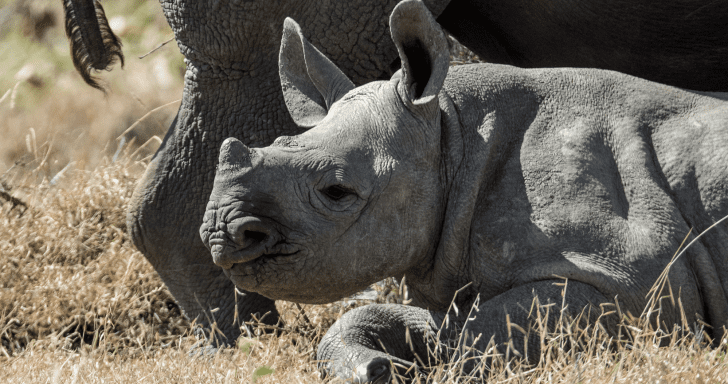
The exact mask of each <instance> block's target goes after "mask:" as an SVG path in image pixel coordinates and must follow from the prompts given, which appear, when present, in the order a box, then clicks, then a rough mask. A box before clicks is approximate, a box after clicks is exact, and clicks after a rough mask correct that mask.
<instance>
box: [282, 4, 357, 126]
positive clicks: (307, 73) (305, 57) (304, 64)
mask: <svg viewBox="0 0 728 384" xmlns="http://www.w3.org/2000/svg"><path fill="white" fill-rule="evenodd" d="M278 72H279V74H280V76H281V87H282V88H283V98H284V99H285V101H286V107H288V112H290V114H291V117H292V118H293V121H294V122H295V123H296V124H297V125H298V126H299V127H303V128H310V127H313V126H315V125H316V124H318V122H319V121H321V119H323V118H324V117H325V116H326V114H327V113H328V111H329V109H330V108H331V105H332V104H334V103H335V102H336V101H337V100H339V99H340V98H341V97H342V96H344V95H345V94H346V93H347V92H349V91H350V90H352V89H354V84H353V83H352V82H351V80H349V78H348V77H346V75H344V73H343V72H341V70H340V69H339V68H338V67H337V66H336V65H335V64H334V63H332V62H331V61H330V60H329V59H327V58H326V56H324V55H323V54H322V53H321V52H319V50H318V49H316V48H315V47H314V46H313V45H311V43H309V42H308V40H306V38H305V37H303V33H301V27H299V26H298V24H297V23H296V22H295V21H293V19H291V18H286V20H285V21H284V22H283V38H282V39H281V51H280V54H279V56H278Z"/></svg>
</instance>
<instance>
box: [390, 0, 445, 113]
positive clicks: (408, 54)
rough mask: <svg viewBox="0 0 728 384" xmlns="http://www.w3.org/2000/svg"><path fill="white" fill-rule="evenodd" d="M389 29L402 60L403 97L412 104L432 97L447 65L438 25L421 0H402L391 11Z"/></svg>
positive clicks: (434, 95) (436, 92) (434, 97)
mask: <svg viewBox="0 0 728 384" xmlns="http://www.w3.org/2000/svg"><path fill="white" fill-rule="evenodd" d="M389 28H390V29H391V31H392V40H394V45H395V46H397V51H398V53H399V58H400V60H401V61H402V72H403V73H402V80H401V81H400V86H404V89H401V91H403V94H404V96H406V98H407V99H409V100H410V101H411V102H412V103H413V104H415V105H420V104H426V103H428V102H430V101H432V100H435V99H436V96H437V94H438V92H440V89H441V88H442V84H443V82H444V81H445V76H447V69H448V67H449V65H450V50H449V46H448V43H447V38H446V37H445V33H444V32H443V31H442V29H441V28H440V25H439V24H437V22H436V21H435V18H434V17H432V14H431V13H430V11H429V10H428V9H427V7H425V5H424V4H423V3H422V2H421V1H419V0H404V1H402V2H401V3H399V4H397V6H396V7H395V8H394V10H393V11H392V15H391V16H390V18H389Z"/></svg>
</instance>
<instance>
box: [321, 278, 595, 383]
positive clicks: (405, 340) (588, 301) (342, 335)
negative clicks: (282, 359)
mask: <svg viewBox="0 0 728 384" xmlns="http://www.w3.org/2000/svg"><path fill="white" fill-rule="evenodd" d="M563 283H564V281H563V280H547V281H539V282H534V283H530V284H525V285H522V286H519V287H517V288H514V289H511V290H509V291H507V292H505V293H503V294H501V295H498V296H496V297H494V298H492V299H491V300H488V301H487V302H485V303H483V304H481V305H479V306H478V308H477V311H472V312H470V313H466V312H464V311H463V309H462V308H461V312H460V313H459V317H458V316H455V315H453V314H451V317H450V321H449V322H446V324H448V327H447V328H443V329H440V328H439V327H440V326H442V325H443V319H444V318H445V314H444V313H439V312H432V311H428V310H426V309H422V308H415V307H408V306H404V305H395V304H390V305H369V306H366V307H361V308H357V309H354V310H352V311H350V312H348V313H346V314H345V315H344V316H343V317H342V318H341V319H340V320H339V321H337V322H336V323H335V324H334V325H333V326H332V327H331V329H330V330H329V331H328V332H327V333H326V335H325V336H324V338H323V340H322V341H321V344H320V345H319V348H318V354H317V359H318V360H320V361H321V363H320V366H321V368H323V369H324V370H325V371H327V372H328V373H329V374H333V375H334V376H336V377H339V378H342V379H351V380H352V382H355V383H367V382H376V383H380V382H381V383H385V382H389V381H390V379H391V377H390V369H391V368H392V367H394V368H396V369H397V371H398V373H404V372H405V371H406V370H407V369H409V368H410V367H411V366H412V365H413V364H415V362H416V361H423V362H425V363H427V362H428V359H430V360H431V358H432V357H435V358H437V359H443V358H447V359H449V360H450V361H458V360H462V361H465V365H464V366H463V368H464V369H463V371H464V372H465V373H467V372H474V371H475V369H476V368H477V367H478V365H479V363H480V362H481V359H480V358H479V357H480V356H479V355H480V354H481V353H483V352H484V351H486V349H487V347H488V345H489V344H490V343H491V342H493V343H495V345H496V346H497V349H498V352H499V353H501V354H503V353H506V348H508V346H510V348H512V349H514V350H515V351H517V354H519V355H521V356H525V357H527V358H528V360H529V361H530V362H531V363H536V362H538V359H539V356H540V338H539V334H538V333H537V332H534V331H531V332H529V333H528V335H527V336H526V337H524V335H523V334H521V333H519V332H518V331H515V329H518V327H512V332H509V331H508V325H507V324H508V321H507V320H506V315H508V319H509V321H510V323H511V324H515V325H517V326H519V327H520V328H521V329H524V330H529V329H530V328H531V327H532V325H533V324H534V322H535V320H536V319H537V315H536V311H535V310H533V307H532V304H533V303H534V300H535V299H536V297H538V303H540V304H541V305H548V304H550V303H555V304H557V306H551V307H550V309H549V311H546V313H545V316H544V317H542V318H541V319H542V320H543V319H548V323H547V324H548V327H549V328H551V329H552V328H553V327H554V326H555V325H556V322H557V321H558V318H559V317H560V316H561V315H562V311H561V307H560V304H561V303H562V302H563V303H564V304H565V307H564V308H565V309H564V311H563V312H565V314H566V315H568V316H571V317H572V318H576V317H577V316H579V315H580V314H582V313H584V314H586V315H587V317H589V320H590V321H594V320H596V319H597V317H598V315H599V314H598V313H597V311H595V310H593V309H592V310H591V311H584V312H582V310H583V309H584V308H587V307H588V306H589V305H596V306H598V305H599V304H601V303H605V302H607V301H608V300H607V298H606V297H605V296H604V295H602V294H601V293H600V292H599V291H597V290H596V289H595V288H594V287H592V286H590V285H587V284H582V283H577V282H569V283H568V285H567V287H568V288H567V291H568V292H566V298H565V299H563V298H562V292H563V291H564V286H563ZM562 299H563V300H562ZM542 314H544V312H543V311H542ZM468 315H469V318H468V317H466V316H468ZM466 319H467V321H466ZM514 328H515V329H514ZM438 330H439V339H436V335H438ZM408 335H409V336H408ZM509 335H511V336H512V337H511V338H509ZM448 346H449V347H448ZM432 351H440V352H439V353H438V355H437V356H433V355H432ZM514 355H515V354H513V353H511V354H510V356H514ZM392 363H394V364H392ZM485 363H486V364H488V363H489V362H488V361H487V360H485ZM398 366H399V367H398ZM401 367H404V368H401Z"/></svg>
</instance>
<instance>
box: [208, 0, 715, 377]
mask: <svg viewBox="0 0 728 384" xmlns="http://www.w3.org/2000/svg"><path fill="white" fill-rule="evenodd" d="M390 27H391V34H392V39H393V40H394V43H395V45H396V46H397V49H398V52H399V55H400V59H401V62H402V66H403V69H402V71H400V72H398V73H396V74H395V75H394V76H393V77H392V79H391V80H390V81H378V82H372V83H369V84H366V85H364V86H361V87H358V88H355V87H354V85H353V84H352V82H351V81H350V80H349V79H348V78H347V77H346V75H345V74H344V73H343V72H342V71H340V70H339V69H338V68H337V67H336V65H334V64H333V63H332V62H330V61H329V60H327V59H326V58H325V56H324V55H322V54H321V53H320V52H319V51H318V50H317V49H316V48H314V46H313V45H312V44H311V43H309V42H308V41H307V40H306V38H305V37H304V36H303V34H302V32H301V29H300V28H299V27H298V25H297V24H296V23H295V22H294V21H292V20H290V19H287V20H286V22H285V24H284V32H283V39H282V43H281V51H280V63H279V70H280V77H281V83H282V89H283V93H284V97H285V101H286V105H287V107H288V110H289V111H290V113H291V116H292V118H293V120H294V121H296V122H297V123H298V124H300V125H301V126H305V127H308V126H313V128H311V129H310V130H308V131H306V132H305V133H302V134H300V135H297V136H292V137H281V138H278V139H277V140H276V141H275V142H274V143H273V144H272V145H271V146H269V147H265V148H255V149H250V148H248V147H246V146H245V145H244V144H242V143H241V142H240V141H238V140H237V139H234V138H230V139H227V140H226V141H225V142H224V143H223V144H222V147H221V149H220V157H219V166H218V170H217V174H216V176H215V182H214V188H213V190H212V193H211V196H210V201H209V203H208V205H207V210H206V212H205V216H204V223H203V225H202V226H201V227H200V235H201V237H202V239H203V241H204V242H205V244H206V245H207V246H208V247H209V248H210V250H211V254H212V256H213V259H214V261H215V263H216V264H217V265H219V266H220V267H222V268H223V269H224V271H225V274H226V275H227V276H229V277H230V279H231V280H232V281H233V282H234V283H235V284H236V286H238V287H239V288H242V289H245V290H249V291H254V292H258V293H260V294H261V295H264V296H265V297H269V298H272V299H284V300H291V301H296V302H305V303H324V302H330V301H333V300H337V299H340V298H342V297H345V296H347V295H350V294H352V293H354V292H357V291H359V290H361V289H363V288H365V287H366V286H368V285H369V284H371V283H373V282H375V281H378V280H380V279H382V278H385V277H389V276H394V277H406V281H407V283H408V286H409V291H410V294H411V296H412V299H413V305H414V306H402V305H371V306H367V307H361V308H358V309H356V310H353V311H350V312H348V313H347V314H345V315H344V317H343V318H342V319H341V320H340V321H339V322H337V323H336V324H335V325H334V326H333V327H332V328H331V329H330V330H329V332H328V333H327V335H326V337H325V338H324V340H323V341H322V342H321V345H320V346H319V350H318V356H317V359H320V360H323V361H326V363H324V367H325V368H326V369H327V370H328V371H329V372H331V373H333V374H335V375H337V376H340V377H344V378H350V377H352V376H355V378H356V379H357V380H358V381H374V380H386V379H387V375H388V374H389V369H388V368H389V362H390V361H396V362H399V363H401V364H403V365H404V366H409V365H411V364H412V361H413V360H414V354H417V355H419V356H420V357H423V358H425V359H426V356H427V344H426V343H425V342H424V341H422V340H424V339H423V338H424V336H426V335H427V334H431V332H432V331H433V330H434V329H435V328H436V327H438V326H439V325H440V324H441V323H442V319H443V317H444V311H446V310H447V308H448V305H449V304H450V302H451V300H452V299H453V297H454V296H455V292H456V290H458V289H459V288H461V287H463V286H465V285H467V284H468V283H470V285H469V286H468V287H467V288H465V289H464V290H463V291H461V292H460V293H458V295H457V297H456V300H455V301H456V304H457V305H458V307H459V308H461V309H462V308H468V306H469V305H470V304H472V303H474V302H475V298H476V297H477V296H479V307H478V309H479V312H478V313H477V314H476V315H475V320H473V321H471V322H469V323H468V324H467V326H465V325H464V323H463V322H462V319H457V320H456V319H455V318H453V319H452V321H451V325H450V327H449V328H448V329H449V330H450V331H451V332H444V333H443V335H444V336H443V339H442V340H439V341H440V342H443V343H447V342H449V341H453V339H452V338H451V337H452V336H453V332H455V331H456V330H457V329H459V328H462V327H463V326H465V329H466V330H468V331H469V332H471V333H470V334H471V335H478V334H482V337H481V338H480V339H479V341H478V343H477V344H476V347H477V348H479V349H480V350H483V349H484V348H485V345H486V344H487V342H488V341H489V340H490V339H491V336H492V337H493V340H494V341H495V342H496V343H497V344H499V345H501V346H502V345H503V344H504V343H505V342H507V341H508V339H507V337H508V336H507V335H508V332H507V330H506V320H505V315H506V314H508V315H509V316H510V321H511V322H512V323H515V324H518V325H520V326H521V327H523V328H527V327H528V324H529V322H530V321H532V320H533V319H532V318H529V315H528V311H529V309H530V308H531V303H532V300H533V298H534V297H536V296H537V297H538V299H539V301H540V302H541V303H542V304H545V303H549V302H552V303H559V304H560V303H561V302H562V296H561V294H562V291H563V287H562V286H561V285H563V283H564V280H563V278H566V279H568V284H567V291H566V296H565V299H564V302H565V304H566V308H567V309H566V311H565V313H566V314H567V315H569V314H570V315H576V314H578V313H580V311H581V310H582V308H585V306H588V305H593V306H595V308H597V310H594V311H592V313H593V314H598V312H599V311H598V305H599V304H601V303H609V302H614V299H615V297H618V300H619V303H620V307H621V311H622V312H629V313H632V314H633V315H639V314H640V313H641V312H642V310H643V308H644V306H645V304H646V298H645V296H646V294H647V292H648V290H649V289H650V287H651V286H652V285H653V284H654V283H655V281H656V280H657V278H658V276H659V275H660V273H661V272H662V271H663V269H664V268H665V267H666V266H667V264H668V262H669V261H670V259H671V257H672V255H673V254H674V252H675V251H676V250H677V249H678V247H679V245H680V243H681V241H682V240H683V238H684V237H685V236H686V234H687V233H688V231H689V229H690V228H693V229H694V230H695V231H698V232H699V231H702V230H705V229H706V228H707V227H708V226H710V225H711V224H712V223H714V222H715V221H717V220H719V219H720V218H722V217H723V216H725V215H727V214H728V166H727V164H728V149H727V148H728V103H727V102H726V99H728V95H726V94H717V93H716V94H706V93H699V92H692V91H685V90H681V89H678V88H673V87H670V86H665V85H660V84H657V83H653V82H649V81H646V80H642V79H638V78H635V77H632V76H628V75H624V74H620V73H617V72H612V71H604V70H597V69H539V70H526V69H519V68H515V67H510V66H501V65H485V64H483V65H469V66H459V67H454V68H448V49H447V43H446V39H445V35H444V34H443V33H442V31H441V29H440V27H439V26H438V25H437V23H436V22H435V20H434V19H433V18H432V17H431V15H430V14H429V13H428V12H427V10H426V9H425V8H424V6H422V4H421V3H419V2H417V1H412V0H407V1H404V2H402V3H400V4H399V5H398V6H397V7H396V8H395V9H394V12H393V14H392V16H391V19H390ZM448 70H449V73H448ZM446 76H447V77H446ZM726 230H728V227H726V226H725V225H720V226H718V227H716V228H714V229H713V230H712V231H711V232H709V233H708V234H707V235H705V236H704V237H702V238H701V239H700V241H699V242H697V243H696V244H694V245H693V246H692V247H691V248H690V249H689V250H688V251H687V253H686V254H685V255H683V256H682V257H681V258H680V259H678V260H677V261H676V262H675V264H674V265H673V266H672V267H671V269H670V273H669V278H670V284H671V287H672V291H673V292H674V293H675V294H676V295H677V294H678V292H679V296H680V302H681V305H682V306H683V309H684V312H685V315H686V319H687V325H690V326H692V325H693V324H694V323H695V321H696V320H697V319H702V320H703V321H705V322H706V323H707V324H709V325H711V326H712V331H713V332H715V333H714V334H713V336H716V337H717V339H718V340H720V337H722V336H721V335H720V329H721V327H723V326H727V325H728V300H727V299H726V292H727V290H728V248H727V247H726V246H727V245H728V236H727V235H726ZM694 233H695V232H694ZM557 284H558V285H557ZM559 307H560V306H559ZM551 314H552V316H558V315H559V313H558V311H557V310H554V311H551ZM551 320H552V324H553V320H554V318H553V317H552V318H551ZM661 321H662V322H663V323H664V324H666V325H667V327H668V328H669V327H672V325H673V324H683V323H682V321H681V318H680V316H679V311H678V308H676V307H673V306H672V305H671V304H669V303H663V312H662V314H661ZM407 328H408V329H409V333H410V335H411V340H412V341H413V343H414V345H413V350H412V349H410V347H409V346H408V345H407V343H406V342H405V335H406V331H405V329H407ZM512 342H513V346H514V347H515V348H516V349H517V350H519V351H521V352H524V347H525V345H524V340H523V338H522V337H521V336H516V337H514V339H513V340H512ZM430 347H433V346H432V345H431V346H430ZM385 350H386V351H387V352H388V353H389V354H387V353H385V352H384V351H385ZM538 352H539V340H538V339H537V338H530V339H529V341H528V349H527V355H528V357H529V358H530V359H531V360H532V361H534V360H535V361H537V360H538V357H537V356H538Z"/></svg>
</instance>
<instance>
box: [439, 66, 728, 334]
mask: <svg viewBox="0 0 728 384" xmlns="http://www.w3.org/2000/svg"><path fill="white" fill-rule="evenodd" d="M445 90H446V92H447V93H448V94H449V95H450V96H451V97H452V99H453V100H454V102H455V105H456V108H457V109H458V110H459V114H460V116H459V118H460V122H461V124H462V126H463V129H464V130H465V131H466V132H469V133H466V134H465V135H468V137H469V140H467V141H466V142H467V143H468V144H467V146H468V147H469V150H466V152H467V153H468V160H467V161H466V165H465V167H461V172H462V175H459V177H460V178H476V179H478V180H480V182H479V183H478V187H477V188H478V190H477V196H478V197H477V202H476V203H475V204H474V205H473V208H472V209H473V215H472V217H473V221H472V225H471V228H469V233H470V238H469V244H468V246H469V249H468V253H467V254H468V257H467V258H466V260H464V261H463V262H462V263H461V265H459V267H458V269H459V270H460V271H464V272H461V274H462V275H463V276H459V277H458V280H459V281H460V282H461V283H466V282H468V281H473V282H474V283H475V284H474V288H475V290H476V291H477V293H479V294H480V295H481V300H487V299H489V298H492V297H495V296H496V295H498V294H500V293H503V292H505V291H506V290H508V289H511V288H513V287H515V286H519V285H523V284H526V283H529V282H534V281H538V280H546V279H553V278H554V277H555V276H560V277H565V278H568V279H571V280H576V281H580V282H583V283H587V284H590V285H592V286H594V287H596V288H597V289H598V290H599V291H600V292H601V293H602V294H604V295H605V296H606V297H614V296H616V295H618V296H619V300H620V303H621V304H622V305H623V307H624V308H626V310H629V311H632V312H633V313H634V314H636V315H637V314H639V313H640V312H641V310H642V308H643V307H644V304H645V295H646V294H647V293H648V291H649V289H650V288H651V287H652V285H653V284H654V283H655V281H656V280H657V278H658V276H659V275H660V274H661V273H662V271H663V269H664V268H665V267H666V266H667V265H668V263H669V262H670V260H671V258H672V256H673V255H674V254H675V252H676V251H677V250H678V248H679V246H680V243H681V242H682V240H683V238H684V237H685V236H686V235H687V234H688V232H689V230H690V228H694V230H698V231H700V230H704V229H706V228H707V227H708V226H709V225H711V224H712V223H714V222H715V221H716V220H718V219H720V218H722V217H723V216H725V215H726V214H728V209H727V207H728V206H727V205H726V204H727V202H728V193H726V192H728V191H726V184H727V183H726V181H727V180H728V177H727V176H728V175H727V174H726V173H727V171H726V167H725V164H726V160H727V159H726V156H727V155H726V151H725V150H724V149H723V148H725V147H726V144H728V134H727V133H726V132H727V131H726V123H727V122H728V107H726V104H725V102H724V101H723V100H721V99H720V98H719V97H718V98H717V97H714V96H715V95H706V94H698V93H693V92H689V91H684V90H680V89H677V88H673V87H668V86H663V85H659V84H656V83H652V82H648V81H644V80H640V79H637V78H634V77H631V76H627V75H623V74H619V73H616V72H611V71H601V70H581V69H547V70H521V69H517V68H513V67H505V66H493V65H485V66H470V67H463V68H458V69H455V70H453V71H452V73H451V74H450V75H449V77H448V81H447V82H446V85H445ZM476 133H477V134H476ZM726 244H728V236H727V235H726V227H725V226H721V227H718V228H715V229H714V230H713V232H711V233H710V234H709V235H707V236H705V237H704V238H702V239H701V242H700V243H698V244H696V245H694V246H693V247H691V248H690V250H688V252H687V253H686V255H684V256H683V257H682V258H681V259H679V260H677V262H676V263H675V264H674V265H673V266H672V268H671V271H670V275H669V276H670V282H671V284H672V287H673V289H676V290H677V288H676V287H680V296H681V297H680V298H681V300H682V305H684V309H685V312H686V314H687V315H688V316H689V318H691V319H692V318H694V317H693V316H694V315H696V314H697V315H698V316H702V317H703V318H707V320H708V322H709V323H711V324H712V325H714V326H718V327H719V326H722V325H724V324H725V321H726V320H725V319H726V318H728V308H727V306H726V303H727V301H726V294H725V292H726V291H727V290H728V284H727V282H728V269H727V268H726V264H727V263H728V252H726V249H725V246H726ZM676 295H677V292H676ZM672 315H673V317H672V318H670V319H667V318H666V320H668V321H670V320H674V321H676V322H679V321H678V320H679V318H678V317H676V316H678V315H677V312H673V314H672Z"/></svg>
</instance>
